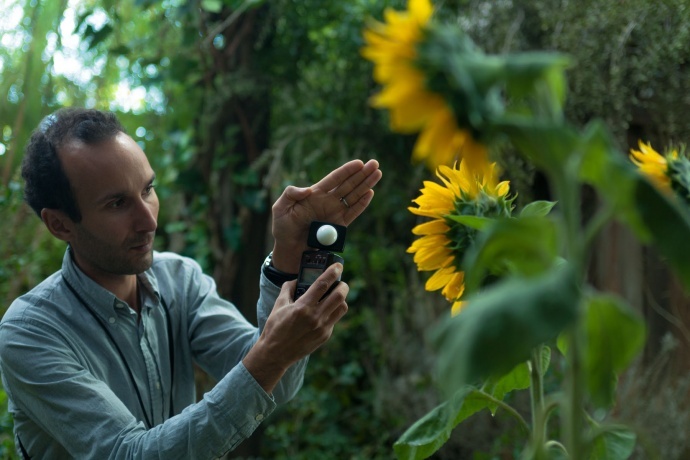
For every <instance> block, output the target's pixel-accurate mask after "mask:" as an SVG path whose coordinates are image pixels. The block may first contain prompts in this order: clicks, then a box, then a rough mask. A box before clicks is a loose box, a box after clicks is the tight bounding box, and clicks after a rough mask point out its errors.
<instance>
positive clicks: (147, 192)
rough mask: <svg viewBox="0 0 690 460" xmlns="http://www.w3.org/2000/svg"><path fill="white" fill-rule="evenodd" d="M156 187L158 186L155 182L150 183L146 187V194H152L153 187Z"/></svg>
mask: <svg viewBox="0 0 690 460" xmlns="http://www.w3.org/2000/svg"><path fill="white" fill-rule="evenodd" d="M155 187H156V186H155V185H154V184H151V185H149V186H148V187H146V188H145V189H144V195H150V194H151V192H153V189H154V188H155Z"/></svg>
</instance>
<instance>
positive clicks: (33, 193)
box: [22, 108, 125, 222]
mask: <svg viewBox="0 0 690 460" xmlns="http://www.w3.org/2000/svg"><path fill="white" fill-rule="evenodd" d="M120 132H123V133H124V132H125V129H124V128H123V127H122V125H121V124H120V122H119V120H118V119H117V117H116V116H115V114H114V113H112V112H105V111H101V110H95V109H84V108H66V109H60V110H58V111H56V112H54V113H52V114H50V115H48V116H47V117H45V118H44V119H43V120H42V121H41V123H40V124H39V125H38V128H36V129H35V130H34V132H33V133H32V134H31V138H30V139H29V143H28V145H27V147H26V152H25V155H24V159H23V161H22V177H23V178H24V182H25V188H24V199H25V200H26V202H27V203H28V204H29V206H31V208H32V209H33V210H34V212H36V214H38V216H39V217H40V216H41V210H42V209H44V208H47V209H58V210H61V211H63V212H65V213H66V214H67V215H68V216H69V218H70V219H72V220H73V221H75V222H80V221H81V212H80V211H79V206H78V205H77V202H76V199H75V197H74V193H73V190H72V186H71V185H70V183H69V179H68V178H67V175H66V174H65V170H64V169H63V167H62V163H61V162H60V158H59V157H58V151H59V150H60V149H61V148H62V147H63V146H65V145H66V144H67V143H68V142H69V141H72V140H79V141H82V142H84V143H86V144H90V145H92V144H97V143H99V142H102V141H105V140H108V139H111V138H113V137H115V136H116V135H117V134H118V133H120Z"/></svg>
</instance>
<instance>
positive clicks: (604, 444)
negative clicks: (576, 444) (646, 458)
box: [589, 427, 637, 460]
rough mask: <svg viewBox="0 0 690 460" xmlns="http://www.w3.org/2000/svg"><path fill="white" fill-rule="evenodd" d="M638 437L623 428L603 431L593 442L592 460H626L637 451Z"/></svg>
mask: <svg viewBox="0 0 690 460" xmlns="http://www.w3.org/2000/svg"><path fill="white" fill-rule="evenodd" d="M636 441H637V436H636V435H635V433H634V432H632V431H631V430H629V429H627V428H623V427H614V428H609V429H606V430H604V431H601V432H600V433H599V434H598V435H597V436H596V437H595V438H594V439H593V441H592V453H591V455H590V457H589V458H590V460H626V459H627V458H629V457H630V456H631V455H632V453H633V451H634V450H635V442H636Z"/></svg>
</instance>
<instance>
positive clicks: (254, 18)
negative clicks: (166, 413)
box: [0, 0, 690, 459]
mask: <svg viewBox="0 0 690 460" xmlns="http://www.w3.org/2000/svg"><path fill="white" fill-rule="evenodd" d="M437 3H438V6H439V7H440V12H439V14H440V15H441V16H442V17H444V16H447V17H449V18H455V17H456V16H457V15H458V14H460V20H461V21H463V24H464V26H467V27H469V30H470V32H471V35H472V36H473V38H474V40H475V41H476V42H477V43H478V44H480V45H481V46H482V48H484V49H486V50H487V51H488V52H501V51H508V50H519V49H546V50H556V51H562V52H565V53H567V54H570V55H571V56H574V57H575V59H576V65H575V66H573V67H572V69H571V70H570V71H569V78H568V81H569V83H570V86H569V88H568V91H569V93H570V94H569V97H568V106H567V107H566V111H567V113H568V114H569V116H571V117H572V118H573V119H575V120H577V121H578V122H581V123H583V124H584V123H585V122H587V121H589V119H590V118H592V117H594V116H597V117H602V118H603V119H604V120H605V121H606V123H607V124H608V125H609V127H610V129H612V130H613V132H614V134H615V136H616V141H617V142H618V143H619V145H620V146H621V150H623V151H624V150H625V147H626V145H627V143H628V140H629V139H628V137H631V138H634V139H635V140H636V138H637V137H638V136H643V137H644V138H645V139H650V140H652V142H653V143H654V142H655V141H658V142H659V143H667V142H669V141H671V140H675V141H678V140H684V139H686V138H687V137H688V134H689V133H688V129H689V127H688V124H687V123H683V120H684V117H685V114H686V113H687V106H688V102H689V101H688V100H687V96H686V94H690V93H689V92H688V91H687V89H688V88H687V85H688V80H687V78H686V75H687V69H686V66H687V64H686V62H687V61H688V53H690V50H689V49H688V48H687V46H685V44H686V43H687V40H686V37H687V34H688V31H687V28H685V27H684V24H687V23H688V19H690V18H688V15H690V9H689V8H688V7H686V6H685V3H686V2H685V1H684V0H664V1H662V2H648V1H646V0H629V1H626V2H612V1H610V0H587V1H582V2H561V1H555V0H538V1H532V0H513V1H508V0H504V1H479V0H447V1H444V2H437ZM403 4H404V2H403V1H402V0H396V1H393V0H391V1H387V0H354V1H348V2H322V1H318V0H304V1H299V0H275V1H272V2H257V1H250V0H245V1H241V0H218V1H204V2H201V3H195V2H183V1H175V0H173V1H159V0H128V1H114V0H84V1H82V2H78V3H76V4H74V5H73V6H72V7H70V8H69V9H68V8H67V2H66V1H53V0H35V1H31V2H29V1H27V0H16V2H14V3H13V5H14V6H11V7H8V8H7V14H6V15H5V16H6V18H8V19H6V20H5V21H7V22H2V23H1V24H3V25H2V26H0V27H4V28H3V29H2V30H0V35H1V36H2V40H3V41H2V46H0V75H1V78H0V98H2V102H1V103H0V144H2V146H1V147H0V150H1V151H2V153H1V154H0V173H2V178H1V179H2V181H1V182H0V214H1V215H2V216H3V219H2V220H1V221H0V235H3V238H0V299H2V308H6V307H7V306H9V304H10V303H11V301H12V300H13V299H14V298H15V297H16V296H18V295H20V294H21V293H22V292H25V291H26V290H28V289H30V288H31V287H32V286H34V285H35V284H37V283H38V282H40V280H42V279H43V278H44V277H45V276H47V275H48V274H50V273H52V272H53V271H55V270H56V269H58V268H59V266H60V263H61V260H62V253H63V251H64V246H63V245H62V244H60V243H59V242H56V241H55V240H54V239H52V238H50V237H49V235H48V234H47V232H46V231H44V230H43V228H42V226H41V225H40V222H39V220H38V219H36V218H35V216H33V215H32V213H31V212H30V211H29V210H28V209H27V208H26V207H25V206H24V205H22V204H21V181H20V177H19V171H18V169H19V168H18V166H19V163H20V161H21V157H22V151H23V147H24V144H25V142H26V139H27V138H28V136H29V134H30V132H31V130H32V129H33V127H34V126H36V125H37V124H38V122H39V121H40V120H41V118H42V117H44V116H45V115H47V114H49V113H50V112H52V111H53V110H55V109H57V108H59V107H62V106H69V105H86V106H94V107H98V108H105V109H111V110H114V111H115V112H117V113H118V115H119V117H120V118H121V120H122V122H123V124H124V125H125V126H126V127H127V129H128V131H129V133H130V134H131V135H133V137H134V138H135V139H136V140H137V141H139V142H140V143H141V145H142V146H143V147H144V149H145V150H146V152H147V154H148V155H149V157H150V160H151V163H152V165H153V167H154V169H156V171H157V175H158V181H159V183H158V193H159V195H160V197H161V201H162V208H161V213H160V218H159V235H158V237H157V248H158V249H160V250H168V249H170V250H174V251H177V252H180V253H182V254H185V255H189V256H191V257H194V258H196V259H197V260H198V261H199V262H200V263H201V264H202V266H203V267H204V269H205V270H206V271H207V272H208V273H209V274H212V275H214V277H215V278H216V279H217V280H218V282H219V287H220V289H221V291H222V292H223V294H224V295H226V297H228V298H229V299H231V300H233V301H235V302H236V303H238V306H240V308H242V309H243V311H244V313H245V314H247V315H248V316H249V317H251V315H252V310H253V308H254V306H253V301H252V300H251V299H252V298H254V299H255V295H256V288H255V285H256V284H257V283H256V277H257V273H258V267H259V263H260V262H261V259H262V257H263V255H264V254H265V253H267V252H268V250H269V249H270V245H271V242H270V231H269V228H270V227H267V224H268V215H269V211H270V204H271V203H272V202H273V201H274V200H275V198H277V195H278V194H279V193H280V192H281V191H282V190H283V188H284V187H285V185H286V184H296V185H305V184H308V183H311V182H313V181H314V180H316V179H318V178H320V177H321V176H322V175H323V174H324V173H325V172H327V171H329V170H331V169H332V168H333V167H335V166H337V165H339V164H340V163H342V162H343V161H345V160H348V159H351V158H362V159H367V158H376V159H378V160H379V162H380V163H381V169H382V170H383V172H384V179H383V181H382V182H381V183H380V184H379V185H378V186H377V189H376V197H375V199H374V201H373V202H372V205H371V207H370V210H369V211H368V212H367V213H366V214H365V215H364V216H362V217H361V218H360V219H359V220H358V221H357V222H356V223H355V224H354V226H353V228H352V230H351V231H350V232H349V234H348V243H347V247H346V252H345V254H344V257H345V260H346V264H345V274H344V278H345V279H346V280H347V281H348V283H349V284H350V287H351V291H350V299H349V304H350V312H349V314H348V315H347V317H346V318H345V319H344V321H343V322H342V324H340V325H339V327H337V328H336V332H335V335H334V337H333V339H332V340H331V342H329V344H328V345H326V346H325V347H324V348H323V349H322V350H319V351H318V352H317V353H316V354H315V355H314V356H313V357H312V360H311V364H310V367H309V371H308V375H307V378H306V381H305V388H304V389H303V390H302V391H301V392H300V394H299V395H298V396H297V398H296V400H295V401H294V402H293V403H291V404H289V405H288V406H287V407H285V408H283V409H282V410H281V412H280V413H278V414H276V415H275V416H274V417H272V418H271V419H270V420H268V421H267V423H266V427H267V428H266V430H265V432H263V434H261V433H259V434H258V435H257V436H262V439H261V441H260V443H258V444H260V445H261V447H260V449H259V448H253V450H252V448H250V447H247V450H246V451H245V452H244V453H239V452H238V453H237V454H236V455H237V456H241V455H246V456H247V457H251V456H253V457H256V456H263V457H265V458H324V451H327V452H332V453H333V458H353V459H356V458H370V459H376V458H381V459H384V458H391V456H392V446H391V445H392V441H393V440H395V439H396V438H397V437H398V436H399V435H400V434H401V433H402V431H403V430H404V429H405V428H406V427H407V426H409V424H410V423H411V422H412V421H413V420H416V419H417V418H419V416H420V415H422V414H424V413H426V412H427V411H428V410H429V409H430V408H431V407H434V406H435V405H436V404H437V403H438V401H439V398H438V396H437V395H436V394H435V393H434V391H433V390H432V388H433V386H432V381H433V376H432V375H431V372H430V369H431V367H432V363H433V356H432V354H431V353H430V351H429V349H428V344H427V342H426V341H425V339H424V336H425V332H426V330H427V328H428V327H429V326H430V325H431V324H433V323H434V322H435V321H436V319H437V318H438V317H439V316H440V315H441V314H442V313H444V312H445V311H446V310H447V308H448V307H449V306H448V305H447V304H446V303H445V302H443V301H438V299H436V296H434V295H432V294H429V293H426V292H425V291H424V290H423V279H422V277H420V276H419V274H418V273H417V272H416V269H415V268H414V265H413V264H412V260H411V257H408V255H407V254H405V249H406V248H407V246H409V244H410V242H411V240H412V235H411V234H410V229H411V228H412V227H413V225H414V224H415V218H414V217H413V216H412V215H411V214H410V213H409V212H408V211H407V209H406V208H407V206H409V205H410V200H411V199H412V198H414V197H415V196H416V194H417V191H418V189H419V188H420V187H421V182H422V180H425V179H429V177H428V176H427V174H428V173H427V172H426V171H425V170H423V169H422V168H421V167H420V166H416V165H412V164H411V163H410V155H411V147H412V145H413V141H414V139H412V138H405V137H400V136H395V135H392V134H390V133H389V132H388V128H387V126H388V125H387V120H386V116H385V114H381V113H379V112H376V111H374V110H372V109H371V108H369V107H368V105H367V100H368V98H369V97H370V96H371V94H373V92H374V91H375V90H376V87H375V85H374V83H373V82H372V81H371V77H370V74H371V68H370V65H369V64H368V63H366V62H365V61H364V60H363V59H361V58H360V56H359V48H360V47H361V45H362V39H361V29H362V27H363V24H364V22H365V20H366V18H367V17H370V16H373V17H376V18H381V16H382V12H383V10H384V8H385V7H389V6H391V7H396V8H399V7H401V6H402V5H403ZM70 5H72V4H71V3H70ZM15 9H17V10H15ZM236 12H239V14H235V13H236ZM16 15H18V17H19V19H17V20H16V21H15V22H12V21H13V19H12V18H14V17H15V16H16ZM61 24H62V28H61V26H60V25H61ZM72 34H75V35H76V36H77V37H78V38H79V39H80V40H81V41H80V44H78V45H76V46H77V48H76V49H72V50H71V51H70V49H71V48H70V47H74V46H75V45H74V43H75V41H74V39H73V38H70V37H71V35H72ZM70 57H72V59H73V60H69V59H68V58H70ZM65 62H66V63H67V64H65ZM75 62H76V63H77V64H75ZM75 67H76V68H75ZM139 88H142V90H140V89H139ZM144 90H145V91H144ZM139 94H143V98H141V99H140V98H138V97H137V95H139ZM500 153H501V158H502V160H503V164H504V165H507V166H506V174H507V176H508V178H509V179H511V181H512V186H513V189H515V190H517V192H518V202H520V201H521V200H522V199H523V198H524V200H525V202H528V201H530V200H531V199H532V197H533V196H541V195H544V194H545V193H547V192H546V191H544V190H542V189H540V185H539V183H538V182H537V183H536V185H535V183H534V169H533V168H532V167H531V165H529V164H526V163H525V162H524V161H523V160H521V159H520V158H519V157H518V156H516V155H514V154H513V153H512V152H510V151H504V152H500ZM240 267H246V268H244V269H240ZM245 276H246V279H245ZM3 407H4V404H3ZM0 419H1V420H2V423H1V424H0V428H2V430H4V431H2V433H3V434H2V436H3V437H2V442H3V444H2V445H3V446H5V444H4V443H5V442H7V443H11V436H10V435H9V433H10V429H9V427H8V426H7V424H5V421H6V420H7V419H6V414H4V415H2V416H1V417H0ZM496 420H499V419H496ZM496 420H494V421H490V422H487V423H485V424H481V423H478V424H477V427H479V428H477V429H482V430H484V431H482V432H480V433H478V434H476V435H475V436H474V437H473V436H459V437H457V438H456V439H453V440H451V441H452V442H449V443H447V444H446V445H445V446H444V449H442V451H440V452H439V453H437V455H439V458H472V457H471V455H474V456H475V458H492V456H493V455H494V454H495V453H496V452H497V450H496V449H498V447H495V446H494V444H493V440H492V436H494V435H496V436H498V435H497V434H496V427H495V425H496V423H499V422H497V421H496ZM492 433H493V434H492ZM247 444H248V445H253V444H251V442H249V443H247ZM8 445H9V444H8ZM241 449H242V447H241ZM241 449H240V450H241ZM470 452H474V454H470ZM482 452H485V453H486V456H482V454H481V453H482ZM281 455H282V456H283V457H281ZM444 456H445V457H444Z"/></svg>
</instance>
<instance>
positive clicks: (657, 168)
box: [630, 140, 678, 193]
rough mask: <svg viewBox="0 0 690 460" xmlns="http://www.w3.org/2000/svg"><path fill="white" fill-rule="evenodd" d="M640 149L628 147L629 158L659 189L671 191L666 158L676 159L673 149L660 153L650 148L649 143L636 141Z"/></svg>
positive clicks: (676, 155) (676, 154)
mask: <svg viewBox="0 0 690 460" xmlns="http://www.w3.org/2000/svg"><path fill="white" fill-rule="evenodd" d="M638 145H639V146H640V150H635V149H630V160H632V162H633V163H635V165H636V166H637V167H638V168H639V169H640V172H641V173H642V174H643V175H644V176H646V177H647V178H649V180H650V181H651V182H652V183H653V184H654V185H655V186H656V187H657V188H658V189H659V190H661V191H663V192H665V193H671V178H670V177H669V175H668V159H667V157H670V158H671V159H676V158H677V157H678V152H676V151H675V150H674V151H672V152H670V153H669V154H667V155H661V154H659V152H657V151H656V150H654V149H653V148H652V145H651V143H646V144H645V143H644V142H642V141H641V140H640V141H638Z"/></svg>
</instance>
